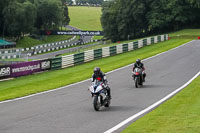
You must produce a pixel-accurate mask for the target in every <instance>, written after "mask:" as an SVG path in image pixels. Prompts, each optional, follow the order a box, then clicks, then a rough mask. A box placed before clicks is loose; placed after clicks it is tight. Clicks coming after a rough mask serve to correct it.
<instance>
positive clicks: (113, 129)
mask: <svg viewBox="0 0 200 133" xmlns="http://www.w3.org/2000/svg"><path fill="white" fill-rule="evenodd" d="M199 75H200V71H199V72H198V73H197V74H196V75H195V76H194V77H193V78H192V79H190V80H189V81H188V82H187V83H185V84H184V85H183V86H181V87H180V88H178V89H176V90H175V91H173V92H172V93H170V94H169V95H167V96H165V97H164V98H163V99H161V100H159V101H158V102H156V103H154V104H152V105H150V106H149V107H147V108H146V109H144V110H142V111H140V112H138V113H137V114H134V115H133V116H131V117H129V118H127V119H126V120H124V121H122V122H121V123H119V124H118V125H116V126H114V127H113V128H111V129H109V130H107V131H105V132H104V133H112V132H114V131H116V130H117V129H119V128H121V127H122V126H124V125H126V124H127V123H129V122H131V121H132V120H134V119H136V118H137V117H139V116H141V115H144V114H145V113H147V112H149V111H150V110H152V109H154V108H156V107H157V106H159V105H160V104H162V103H163V102H165V101H166V100H168V99H170V98H171V97H173V96H174V95H175V94H177V93H178V92H180V91H181V90H182V89H184V88H185V87H186V86H188V85H189V84H190V83H191V82H192V81H193V80H194V79H195V78H197V77H198V76H199Z"/></svg>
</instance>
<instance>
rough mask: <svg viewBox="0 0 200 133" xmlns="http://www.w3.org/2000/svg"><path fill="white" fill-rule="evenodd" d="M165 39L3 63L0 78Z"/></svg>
mask: <svg viewBox="0 0 200 133" xmlns="http://www.w3.org/2000/svg"><path fill="white" fill-rule="evenodd" d="M165 40H168V35H160V36H155V37H149V38H145V39H142V40H138V41H134V42H130V43H127V44H118V45H116V46H111V47H103V48H99V49H93V50H87V51H84V52H81V53H77V54H71V55H66V56H62V57H56V58H51V59H45V60H38V61H30V62H23V63H17V64H11V65H4V66H0V79H4V78H12V77H18V76H24V75H30V74H33V73H37V72H41V71H46V70H55V69H61V68H66V67H70V66H74V65H78V64H82V63H85V62H89V61H92V60H96V59H100V58H103V57H109V56H113V55H117V54H121V53H125V52H128V51H132V50H136V49H138V48H141V47H144V46H147V45H151V44H153V43H158V42H161V41H165Z"/></svg>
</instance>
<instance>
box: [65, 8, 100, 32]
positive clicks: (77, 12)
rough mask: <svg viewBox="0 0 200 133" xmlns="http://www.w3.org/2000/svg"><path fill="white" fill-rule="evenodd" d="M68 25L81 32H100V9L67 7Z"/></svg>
mask: <svg viewBox="0 0 200 133" xmlns="http://www.w3.org/2000/svg"><path fill="white" fill-rule="evenodd" d="M68 10H69V17H70V23H69V25H71V26H74V27H77V28H79V29H81V30H92V31H93V30H97V31H98V30H102V27H101V23H100V16H101V13H102V12H101V7H87V6H68Z"/></svg>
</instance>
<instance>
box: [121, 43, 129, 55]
mask: <svg viewBox="0 0 200 133" xmlns="http://www.w3.org/2000/svg"><path fill="white" fill-rule="evenodd" d="M122 46H123V53H124V52H127V51H128V44H123V45H122Z"/></svg>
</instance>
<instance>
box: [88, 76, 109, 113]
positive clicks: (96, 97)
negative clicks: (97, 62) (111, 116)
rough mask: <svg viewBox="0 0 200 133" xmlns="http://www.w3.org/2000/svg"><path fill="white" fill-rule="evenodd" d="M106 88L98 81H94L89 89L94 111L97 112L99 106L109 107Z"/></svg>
mask: <svg viewBox="0 0 200 133" xmlns="http://www.w3.org/2000/svg"><path fill="white" fill-rule="evenodd" d="M106 87H107V86H106V85H105V84H104V83H103V82H102V81H100V80H97V79H96V80H95V81H94V82H92V85H91V86H90V87H89V90H90V92H91V94H92V97H93V107H94V110H95V111H99V109H100V107H101V106H105V107H109V106H110V98H109V96H108V92H107V89H105V88H106Z"/></svg>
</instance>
